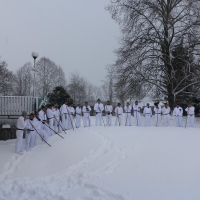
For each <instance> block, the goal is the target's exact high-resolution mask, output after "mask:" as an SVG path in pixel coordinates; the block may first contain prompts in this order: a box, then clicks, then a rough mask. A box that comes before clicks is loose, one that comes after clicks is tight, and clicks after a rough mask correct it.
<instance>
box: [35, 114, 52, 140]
mask: <svg viewBox="0 0 200 200" xmlns="http://www.w3.org/2000/svg"><path fill="white" fill-rule="evenodd" d="M34 120H35V121H36V127H35V129H36V130H37V132H38V133H39V134H40V135H41V136H42V138H44V140H46V141H48V138H49V134H48V133H47V132H46V131H45V130H44V128H43V125H44V123H45V122H42V120H41V119H40V118H39V114H38V112H36V113H35V118H34ZM41 140H42V139H41ZM42 141H43V140H42Z"/></svg>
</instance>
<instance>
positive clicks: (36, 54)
mask: <svg viewBox="0 0 200 200" xmlns="http://www.w3.org/2000/svg"><path fill="white" fill-rule="evenodd" d="M31 55H32V57H33V59H34V80H33V101H34V111H36V101H35V60H36V58H37V57H38V56H39V54H38V53H37V52H35V51H33V52H32V54H31Z"/></svg>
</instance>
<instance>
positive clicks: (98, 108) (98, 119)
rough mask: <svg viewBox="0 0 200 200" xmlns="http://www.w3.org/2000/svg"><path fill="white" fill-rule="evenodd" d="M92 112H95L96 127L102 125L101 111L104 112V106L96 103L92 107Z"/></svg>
mask: <svg viewBox="0 0 200 200" xmlns="http://www.w3.org/2000/svg"><path fill="white" fill-rule="evenodd" d="M94 110H95V112H96V126H98V125H100V126H101V125H102V117H103V116H102V111H103V110H104V105H103V104H102V103H96V104H95V105H94Z"/></svg>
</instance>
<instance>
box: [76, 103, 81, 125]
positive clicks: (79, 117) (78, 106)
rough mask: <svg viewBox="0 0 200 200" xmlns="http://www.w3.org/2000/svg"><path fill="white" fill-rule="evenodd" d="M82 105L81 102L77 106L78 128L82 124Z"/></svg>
mask: <svg viewBox="0 0 200 200" xmlns="http://www.w3.org/2000/svg"><path fill="white" fill-rule="evenodd" d="M81 111H82V109H81V106H80V104H78V105H77V107H76V128H79V127H80V126H81Z"/></svg>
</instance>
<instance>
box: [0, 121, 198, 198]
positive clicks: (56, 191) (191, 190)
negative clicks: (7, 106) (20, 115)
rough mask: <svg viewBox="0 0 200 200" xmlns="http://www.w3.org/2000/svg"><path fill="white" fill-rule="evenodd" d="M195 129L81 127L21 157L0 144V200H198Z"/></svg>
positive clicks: (9, 143) (12, 142)
mask: <svg viewBox="0 0 200 200" xmlns="http://www.w3.org/2000/svg"><path fill="white" fill-rule="evenodd" d="M92 121H93V124H94V118H93V119H92ZM113 121H114V120H113ZM197 123H199V122H196V124H195V126H196V128H177V127H175V126H174V122H172V121H171V124H172V126H171V127H136V126H135V125H134V124H133V126H131V127H125V126H120V127H115V126H112V127H103V126H102V127H97V126H92V127H88V128H83V127H81V128H79V129H76V130H75V131H73V130H70V131H67V135H65V134H64V133H62V136H63V137H64V140H63V139H62V138H60V137H58V136H57V135H54V136H52V137H51V138H50V140H49V143H50V144H51V145H52V147H49V146H47V145H46V144H44V143H43V144H42V143H40V144H39V145H38V146H37V147H35V148H34V149H32V150H31V151H29V152H25V153H24V154H23V155H21V156H19V155H16V154H15V153H13V152H14V146H15V140H9V141H5V142H4V141H0V173H1V174H0V200H4V199H6V200H7V199H9V200H15V199H16V200H19V199H20V200H25V199H27V200H28V199H29V200H32V199H33V200H51V199H52V200H65V199H67V200H69V199H70V200H93V199H94V200H189V199H190V200H199V199H200V189H199V187H200V128H199V127H200V126H199V124H197Z"/></svg>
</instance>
